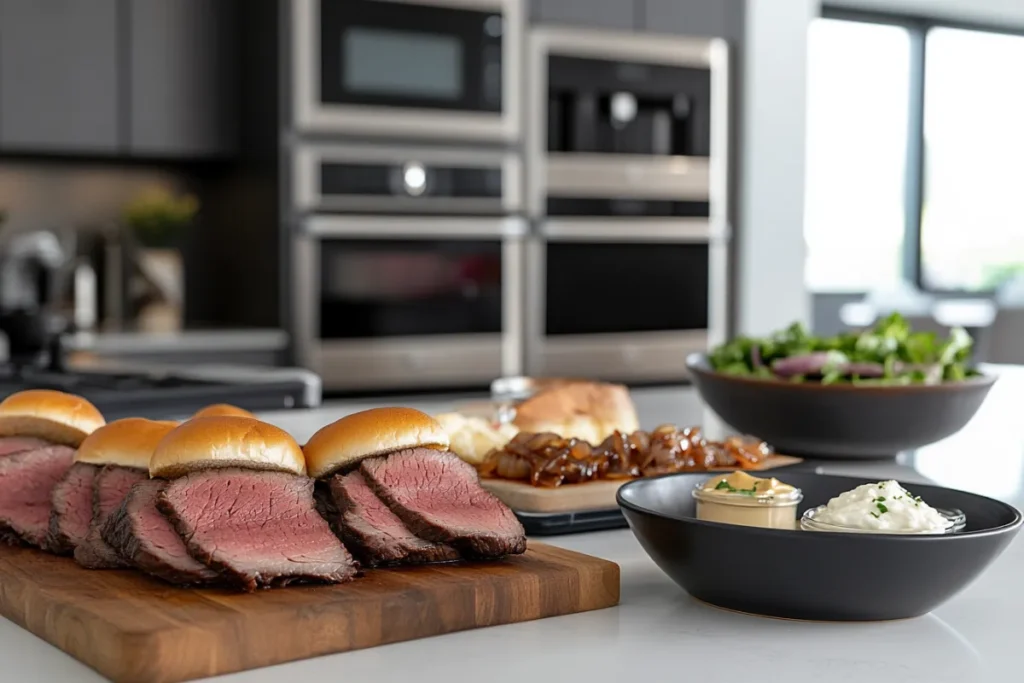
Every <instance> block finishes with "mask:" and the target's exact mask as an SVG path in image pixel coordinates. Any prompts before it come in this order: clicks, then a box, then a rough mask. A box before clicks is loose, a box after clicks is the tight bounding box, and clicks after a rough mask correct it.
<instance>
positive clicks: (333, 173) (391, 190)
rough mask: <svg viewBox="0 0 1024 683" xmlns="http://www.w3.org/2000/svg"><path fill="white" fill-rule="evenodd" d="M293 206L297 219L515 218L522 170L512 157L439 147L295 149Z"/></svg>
mask: <svg viewBox="0 0 1024 683" xmlns="http://www.w3.org/2000/svg"><path fill="white" fill-rule="evenodd" d="M292 160H293V164H294V167H293V170H292V179H293V182H294V192H293V202H294V205H295V207H296V208H298V209H299V210H301V211H313V210H321V211H347V212H358V211H372V212H385V213H403V214H404V213H415V214H429V215H436V214H477V215H506V214H518V213H521V212H522V210H523V201H522V191H521V187H522V182H521V181H522V168H521V164H520V160H519V156H518V155H516V154H513V153H511V152H503V151H500V150H497V151H488V150H464V149H457V148H455V149H452V148H438V147H416V146H409V145H403V146H401V147H388V146H369V145H299V146H298V147H296V148H295V150H294V152H293V155H292Z"/></svg>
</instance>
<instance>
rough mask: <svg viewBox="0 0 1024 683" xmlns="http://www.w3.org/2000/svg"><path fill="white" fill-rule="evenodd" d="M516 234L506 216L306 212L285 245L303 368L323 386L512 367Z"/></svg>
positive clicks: (453, 377)
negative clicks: (292, 240) (293, 279)
mask: <svg viewBox="0 0 1024 683" xmlns="http://www.w3.org/2000/svg"><path fill="white" fill-rule="evenodd" d="M525 231H526V222H525V220H523V219H522V218H515V217H489V218H485V217H466V216H462V217H451V216H443V217H433V218H432V217H423V216H417V217H408V216H375V215H368V214H362V215H322V214H321V215H315V216H311V217H308V218H306V219H305V220H304V221H303V222H302V225H301V229H300V233H299V235H298V237H297V239H296V241H295V243H294V246H293V252H294V259H295V262H294V272H295V275H296V283H295V284H296V287H294V290H295V301H294V310H295V313H296V320H295V330H296V344H297V349H298V351H299V356H300V362H301V364H302V365H303V366H304V367H307V368H310V369H312V370H314V371H315V372H317V373H319V374H320V376H321V377H322V379H323V382H324V386H325V387H326V388H328V389H368V388H389V387H390V388H409V387H421V386H422V387H426V386H445V385H447V386H465V385H473V384H484V383H486V382H488V381H490V380H491V379H493V378H494V377H498V376H501V375H503V374H515V373H518V372H519V371H520V370H521V364H520V358H521V346H520V337H519V335H518V331H519V330H521V329H522V305H521V272H522V266H523V263H522V253H523V246H522V237H523V235H524V233H525Z"/></svg>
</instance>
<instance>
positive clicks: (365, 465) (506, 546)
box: [360, 448, 526, 559]
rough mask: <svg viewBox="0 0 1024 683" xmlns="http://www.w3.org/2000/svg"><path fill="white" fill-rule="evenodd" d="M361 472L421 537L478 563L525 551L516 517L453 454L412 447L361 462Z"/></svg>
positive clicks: (524, 540)
mask: <svg viewBox="0 0 1024 683" xmlns="http://www.w3.org/2000/svg"><path fill="white" fill-rule="evenodd" d="M360 471H361V472H362V474H363V476H364V477H366V480H367V483H369V485H370V488H372V489H373V491H374V493H376V494H377V495H378V496H379V497H380V498H381V500H383V501H384V502H385V503H387V505H388V507H389V508H391V510H392V511H393V512H394V513H395V514H396V515H398V517H399V518H400V519H401V520H402V521H403V522H405V525H406V526H407V527H408V528H409V530H410V531H412V532H413V533H414V534H416V535H417V536H419V537H420V538H423V539H426V540H428V541H433V542H435V543H447V544H450V545H453V546H455V548H456V549H457V550H459V551H460V552H461V553H462V554H463V555H465V556H466V557H474V558H481V559H486V558H496V557H502V556H504V555H514V554H518V553H522V552H524V551H525V550H526V533H525V532H524V531H523V526H522V524H520V523H519V520H518V519H516V516H515V515H514V514H512V511H511V510H509V509H508V507H506V506H505V504H504V503H502V502H501V501H500V500H498V499H497V498H495V497H494V495H492V494H491V493H490V492H488V491H485V490H484V489H483V488H482V487H481V486H480V480H479V478H478V477H477V473H476V470H475V469H474V468H473V466H472V465H470V464H469V463H467V462H465V461H464V460H462V459H461V458H459V457H458V456H456V455H454V454H452V453H448V452H442V451H436V450H432V449H428V448H411V449H409V450H405V451H400V452H398V453H392V454H391V455H389V456H385V457H380V458H371V459H369V460H364V461H363V462H362V464H361V465H360Z"/></svg>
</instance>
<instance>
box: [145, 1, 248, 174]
mask: <svg viewBox="0 0 1024 683" xmlns="http://www.w3.org/2000/svg"><path fill="white" fill-rule="evenodd" d="M235 7H236V4H235V3H234V2H228V1H227V0H217V1H215V2H214V1H211V0H129V3H128V8H129V9H128V31H127V36H128V42H129V49H128V55H129V60H130V61H129V62H128V65H127V73H128V74H129V76H128V78H129V88H128V92H129V102H130V104H129V109H128V111H129V125H128V148H129V151H130V153H132V154H135V155H140V156H158V157H203V156H218V155H227V154H230V153H231V152H233V151H234V149H235V147H236V135H237V131H236V128H235V126H234V103H235V100H236V97H235V94H236V92H235V90H236V87H237V86H236V84H237V79H236V78H235V77H234V67H235V60H234V49H233V48H234V41H233V40H232V39H231V38H232V30H231V29H232V26H233V22H234V18H235V17H234V10H235Z"/></svg>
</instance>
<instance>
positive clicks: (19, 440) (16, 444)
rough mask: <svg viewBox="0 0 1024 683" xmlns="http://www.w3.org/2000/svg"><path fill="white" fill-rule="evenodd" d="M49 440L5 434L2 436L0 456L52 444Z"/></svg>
mask: <svg viewBox="0 0 1024 683" xmlns="http://www.w3.org/2000/svg"><path fill="white" fill-rule="evenodd" d="M52 445H53V444H51V443H50V442H48V441H43V440H42V439H33V438H30V437H25V436H5V437H3V438H0V456H4V455H10V454H12V453H20V452H21V451H32V450H35V449H37V448H46V447H47V446H52Z"/></svg>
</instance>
